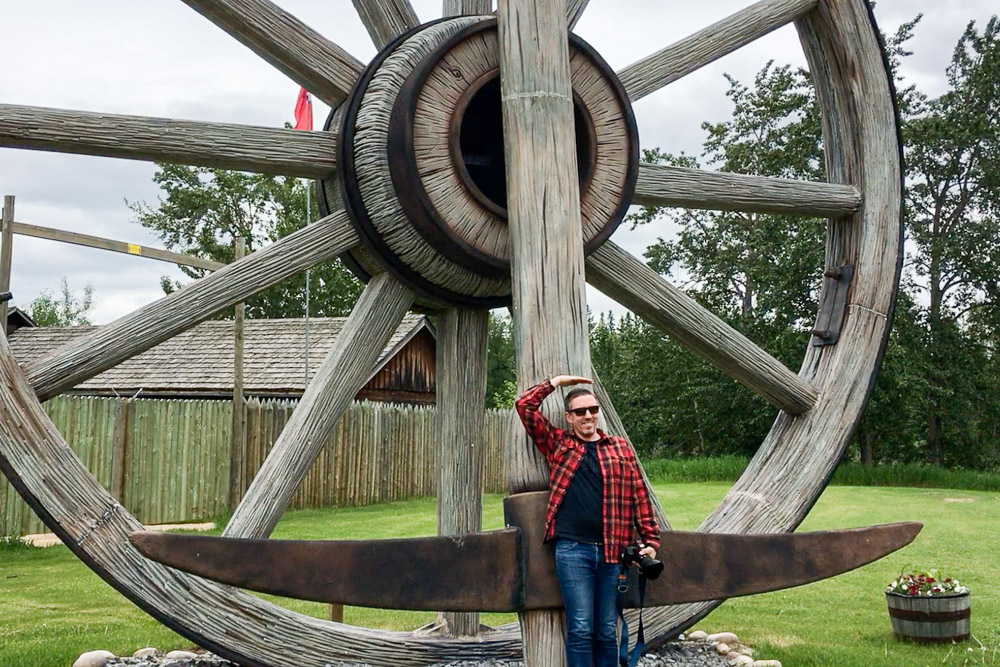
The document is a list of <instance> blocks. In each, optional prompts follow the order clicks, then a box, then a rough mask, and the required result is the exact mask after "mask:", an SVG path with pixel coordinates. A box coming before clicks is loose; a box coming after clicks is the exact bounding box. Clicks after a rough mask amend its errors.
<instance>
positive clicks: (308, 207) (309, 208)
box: [302, 179, 312, 391]
mask: <svg viewBox="0 0 1000 667" xmlns="http://www.w3.org/2000/svg"><path fill="white" fill-rule="evenodd" d="M309 185H310V184H309V180H308V179H307V180H306V226H308V225H309V218H310V217H311V215H310V213H311V212H312V202H311V201H310V199H309V189H310V188H309ZM305 341H306V345H305V347H306V349H305V361H306V367H305V377H304V378H303V379H304V382H303V384H302V388H303V391H305V388H306V387H308V386H309V269H306V336H305Z"/></svg>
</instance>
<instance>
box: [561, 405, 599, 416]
mask: <svg viewBox="0 0 1000 667" xmlns="http://www.w3.org/2000/svg"><path fill="white" fill-rule="evenodd" d="M600 411H601V406H599V405H591V406H588V407H586V408H574V409H572V410H569V411H568V412H572V413H573V414H574V415H576V416H577V417H582V416H584V415H585V414H587V413H588V412H589V413H590V414H592V415H596V414H597V413H598V412H600Z"/></svg>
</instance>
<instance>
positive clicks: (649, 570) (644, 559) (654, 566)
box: [622, 544, 663, 579]
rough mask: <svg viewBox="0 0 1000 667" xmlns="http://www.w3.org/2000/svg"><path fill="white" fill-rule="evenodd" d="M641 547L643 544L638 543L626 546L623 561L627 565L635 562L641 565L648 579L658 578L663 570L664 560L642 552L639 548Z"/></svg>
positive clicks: (640, 568) (641, 569) (640, 567)
mask: <svg viewBox="0 0 1000 667" xmlns="http://www.w3.org/2000/svg"><path fill="white" fill-rule="evenodd" d="M641 548H642V546H641V545H638V544H630V545H629V546H627V547H625V549H624V550H623V551H622V562H623V563H625V564H626V565H627V564H629V563H635V564H636V565H638V566H639V571H640V572H642V574H643V576H644V577H646V578H647V579H656V578H657V577H659V576H660V573H661V572H663V562H662V561H658V560H656V559H655V558H650V557H649V556H647V555H646V554H640V553H639V549H641Z"/></svg>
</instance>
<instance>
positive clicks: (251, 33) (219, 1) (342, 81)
mask: <svg viewBox="0 0 1000 667" xmlns="http://www.w3.org/2000/svg"><path fill="white" fill-rule="evenodd" d="M184 3H185V4H187V5H188V6H189V7H191V8H192V9H194V10H195V11H196V12H198V13H199V14H201V15H202V16H204V17H205V18H207V19H208V20H209V21H211V22H212V23H214V24H216V25H217V26H219V27H220V28H222V29H223V30H225V31H226V32H228V33H229V34H230V35H232V36H233V37H234V38H236V40H237V41H239V42H240V43H241V44H243V45H244V46H247V47H249V48H250V50H252V51H253V52H254V53H256V54H257V55H259V56H260V57H261V58H263V59H264V60H266V61H267V62H269V63H271V64H272V65H274V67H275V68H276V69H277V70H278V71H280V72H282V73H284V74H286V75H287V76H288V77H289V78H290V79H292V81H295V82H296V83H298V84H299V85H301V86H303V87H304V88H305V89H306V90H308V91H309V92H311V93H312V94H313V95H315V96H316V97H318V98H320V99H321V100H323V101H324V102H326V103H327V104H328V105H330V106H331V107H336V106H337V105H339V104H340V103H341V102H343V101H344V100H345V99H346V98H347V96H348V95H349V94H350V92H351V88H353V87H354V82H355V81H357V80H358V77H359V76H361V70H363V69H364V65H363V64H362V63H361V62H360V61H359V60H358V59H357V58H355V57H354V56H352V55H351V54H349V53H348V52H347V51H345V50H344V49H342V48H340V47H339V46H337V45H336V44H334V43H333V42H331V41H330V40H328V39H327V38H325V37H323V36H322V35H321V34H319V33H318V32H316V31H315V30H313V29H312V28H310V27H309V26H307V25H306V24H305V23H303V22H302V21H300V20H299V19H297V18H295V17H294V16H292V15H291V14H289V13H288V12H286V11H285V10H283V9H282V8H281V7H279V6H277V5H276V4H274V3H273V2H270V1H269V0H184Z"/></svg>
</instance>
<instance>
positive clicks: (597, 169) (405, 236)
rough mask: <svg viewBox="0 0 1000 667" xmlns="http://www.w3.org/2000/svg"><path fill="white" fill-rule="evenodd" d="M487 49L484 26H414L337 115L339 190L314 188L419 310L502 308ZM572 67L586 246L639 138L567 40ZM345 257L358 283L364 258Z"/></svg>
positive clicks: (497, 141) (504, 293)
mask: <svg viewBox="0 0 1000 667" xmlns="http://www.w3.org/2000/svg"><path fill="white" fill-rule="evenodd" d="M497 54H498V44H497V32H496V21H495V20H494V19H484V17H474V18H470V17H464V18H458V19H448V20H444V21H440V22H437V23H435V24H431V25H429V26H422V27H421V29H418V30H416V31H414V32H413V33H411V34H410V35H409V36H408V37H406V38H404V39H401V40H399V41H397V42H396V43H394V44H392V45H390V46H388V47H387V48H386V49H385V51H383V53H382V54H380V56H379V58H377V59H376V60H375V61H374V62H373V63H372V65H371V66H370V67H369V69H368V70H366V71H365V73H364V75H363V76H362V77H361V79H360V80H359V81H358V84H357V86H356V88H355V90H354V92H353V93H352V95H351V97H350V98H349V100H348V102H347V104H346V107H345V109H344V112H343V113H342V119H341V132H340V138H341V141H340V144H339V152H340V155H339V158H340V159H339V162H338V164H339V165H340V169H339V170H338V174H339V183H337V182H330V181H326V182H324V183H323V185H322V187H321V189H322V190H324V191H325V192H326V194H327V196H328V197H329V195H330V194H331V193H332V192H334V191H335V190H337V189H339V190H340V191H341V192H342V194H343V197H344V201H345V204H346V208H347V210H348V212H349V213H350V215H351V217H352V220H353V221H354V223H355V226H356V228H357V229H358V232H359V236H360V237H361V239H362V241H363V243H364V245H365V248H366V250H367V251H368V253H371V254H372V255H374V256H375V257H376V258H378V260H381V261H382V262H383V263H384V264H385V265H386V266H387V267H388V268H389V270H390V271H392V272H393V273H394V274H396V275H397V277H399V278H400V279H401V280H403V281H405V282H406V283H408V284H409V285H410V286H411V287H413V288H414V289H415V290H416V291H417V292H418V293H419V294H421V295H422V296H423V297H424V299H423V305H430V306H440V305H443V304H450V305H460V306H466V307H477V308H491V307H496V306H499V305H505V304H507V303H509V300H510V249H509V231H508V228H507V221H506V181H505V165H504V163H503V156H504V147H503V135H502V125H501V123H500V118H501V115H500V95H499V68H498V67H499V66H498V61H499V58H498V55H497ZM570 68H571V72H572V81H573V86H574V90H573V93H574V94H573V97H574V108H575V115H576V119H577V133H576V134H577V149H578V150H577V153H578V160H579V162H580V165H579V168H580V176H581V201H580V206H581V218H582V224H583V232H584V241H585V249H586V251H588V252H589V251H591V250H593V249H595V248H596V247H597V246H599V245H600V244H601V243H603V242H604V241H605V240H606V239H607V238H608V237H609V236H610V235H611V234H612V232H614V230H615V229H616V228H617V226H618V224H619V223H620V222H621V219H622V218H623V217H624V214H625V211H626V210H627V209H628V205H629V202H630V201H631V199H632V194H633V191H634V187H635V180H636V177H637V173H638V150H639V149H638V139H637V133H636V128H635V119H634V117H633V115H632V111H631V107H630V105H629V102H628V98H627V96H626V95H625V92H624V89H623V88H622V86H621V84H620V83H619V82H618V80H617V78H616V77H615V75H614V73H613V71H612V70H611V69H610V67H608V65H607V64H606V63H605V62H604V61H603V60H602V59H601V58H600V56H598V55H597V54H596V52H594V50H593V49H591V48H590V47H589V45H587V44H586V43H585V42H583V41H582V40H580V39H578V38H576V37H575V36H574V37H572V38H571V62H570ZM331 120H332V115H331ZM329 124H330V121H328V125H329ZM338 186H339V188H338ZM353 259H355V260H358V261H357V263H358V264H361V266H360V267H352V268H355V269H357V268H360V269H362V271H361V277H362V279H365V278H367V275H365V274H366V273H370V271H368V270H367V267H366V266H365V264H368V263H370V262H365V261H363V258H361V257H358V256H354V257H353ZM356 272H357V271H356Z"/></svg>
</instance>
